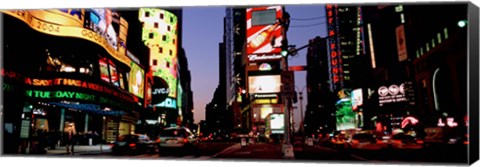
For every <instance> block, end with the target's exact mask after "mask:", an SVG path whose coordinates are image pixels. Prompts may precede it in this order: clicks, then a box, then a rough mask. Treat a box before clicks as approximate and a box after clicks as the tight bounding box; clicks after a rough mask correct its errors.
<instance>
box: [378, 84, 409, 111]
mask: <svg viewBox="0 0 480 167" xmlns="http://www.w3.org/2000/svg"><path fill="white" fill-rule="evenodd" d="M413 91H414V90H413V88H412V84H411V82H404V83H400V84H390V85H384V86H380V87H379V88H378V90H377V92H378V104H379V106H383V105H385V104H388V103H399V102H411V101H412V100H413V97H414V92H413Z"/></svg>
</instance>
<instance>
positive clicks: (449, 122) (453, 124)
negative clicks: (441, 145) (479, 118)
mask: <svg viewBox="0 0 480 167" xmlns="http://www.w3.org/2000/svg"><path fill="white" fill-rule="evenodd" d="M446 125H447V126H448V127H457V126H458V123H457V122H455V120H454V118H452V117H448V118H447V123H446ZM437 126H439V127H444V126H445V123H443V121H442V118H438V123H437Z"/></svg>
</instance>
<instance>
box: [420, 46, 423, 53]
mask: <svg viewBox="0 0 480 167" xmlns="http://www.w3.org/2000/svg"><path fill="white" fill-rule="evenodd" d="M420 54H421V55H423V47H421V48H420Z"/></svg>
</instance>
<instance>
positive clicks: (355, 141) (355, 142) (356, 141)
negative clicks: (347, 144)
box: [352, 140, 360, 144]
mask: <svg viewBox="0 0 480 167" xmlns="http://www.w3.org/2000/svg"><path fill="white" fill-rule="evenodd" d="M352 143H354V144H358V143H360V142H359V141H358V140H352Z"/></svg>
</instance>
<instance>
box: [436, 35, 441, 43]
mask: <svg viewBox="0 0 480 167" xmlns="http://www.w3.org/2000/svg"><path fill="white" fill-rule="evenodd" d="M437 40H438V44H440V43H442V34H441V33H438V34H437Z"/></svg>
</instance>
